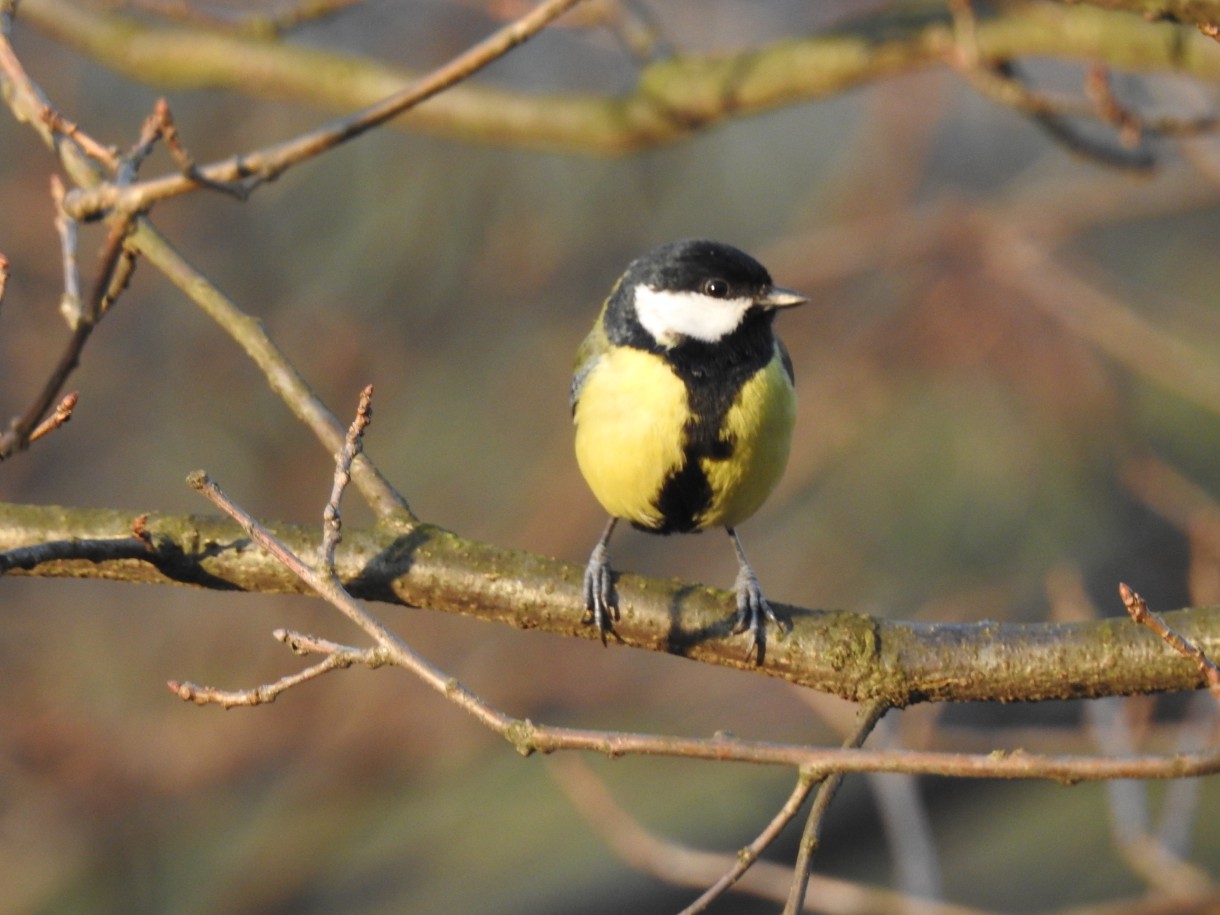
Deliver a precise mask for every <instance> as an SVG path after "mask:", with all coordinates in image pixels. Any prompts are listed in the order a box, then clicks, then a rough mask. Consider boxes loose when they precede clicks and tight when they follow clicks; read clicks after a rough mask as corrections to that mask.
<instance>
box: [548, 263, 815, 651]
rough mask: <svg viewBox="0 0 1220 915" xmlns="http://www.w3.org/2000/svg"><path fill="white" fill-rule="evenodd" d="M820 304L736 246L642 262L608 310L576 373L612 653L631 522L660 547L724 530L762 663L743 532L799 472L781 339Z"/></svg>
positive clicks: (594, 609) (595, 581) (598, 598)
mask: <svg viewBox="0 0 1220 915" xmlns="http://www.w3.org/2000/svg"><path fill="white" fill-rule="evenodd" d="M806 301H807V299H806V298H805V297H804V296H802V295H800V294H799V293H796V292H793V291H791V290H789V289H783V288H781V287H779V286H776V285H775V284H774V283H773V282H772V281H771V276H770V274H769V273H768V272H767V270H766V268H764V267H763V266H762V265H761V264H759V263H758V262H757V261H756V260H754V259H753V258H752V257H750V256H749V255H748V254H745V253H744V252H742V251H739V250H737V249H736V248H733V247H731V246H729V245H726V244H722V243H720V242H714V241H707V240H702V239H693V240H686V241H678V242H673V243H670V244H667V245H661V246H660V247H658V248H654V249H653V250H652V251H650V252H648V253H647V254H645V255H643V256H642V257H640V258H637V259H636V260H635V261H633V262H632V263H631V264H630V265H629V266H628V267H627V271H626V272H625V273H624V274H623V276H622V277H620V279H619V281H618V282H617V283H616V284H615V287H614V289H613V290H612V291H611V293H610V297H609V298H608V299H607V300H606V302H605V304H604V305H603V306H602V311H601V314H600V315H599V316H598V319H597V322H596V323H595V324H594V326H593V330H592V331H591V332H590V333H589V335H588V337H586V338H585V341H584V343H583V344H582V345H581V347H580V350H579V352H578V353H577V359H576V371H575V375H574V376H573V379H572V417H573V421H574V422H575V425H576V459H577V463H578V464H579V465H580V470H581V473H582V474H583V475H584V478H585V480H586V482H587V483H588V484H589V488H590V489H592V490H593V494H594V495H595V496H596V497H597V499H598V501H599V502H601V504H602V507H603V508H605V509H606V511H607V512H609V514H610V522H609V524H607V526H606V529H605V532H604V533H603V535H602V537H601V539H600V540H599V541H598V543H597V546H596V547H595V548H594V550H593V554H592V556H591V557H590V558H589V565H588V568H587V569H586V571H585V580H584V594H585V604H586V607H587V609H588V614H589V619H590V620H591V621H592V622H593V623H594V624H596V625H597V627H598V629H599V631H600V632H601V635H602V639H603V641H604V640H605V637H606V633H607V632H608V631H609V630H610V629H611V628H612V625H613V619H615V618H617V612H618V611H617V606H616V603H615V598H614V593H613V586H612V576H611V573H610V567H609V557H608V555H607V549H608V543H609V540H610V535H611V534H612V533H613V532H614V527H615V525H616V524H617V522H618V520H619V519H625V520H627V521H629V522H631V524H632V525H633V526H635V527H637V528H639V529H640V530H644V531H649V532H652V533H657V534H671V533H688V532H693V531H701V530H704V529H706V528H709V527H724V528H725V529H726V530H727V531H728V533H729V536H730V537H731V538H732V540H733V544H734V547H735V549H736V552H737V559H738V566H739V572H738V576H737V584H736V589H737V616H736V618H735V620H734V626H733V631H734V632H744V631H749V632H750V633H751V635H752V637H753V643H752V648H751V650H752V651H755V650H756V651H757V653H758V659H759V661H760V663H761V661H762V659H763V655H764V652H765V645H766V620H771V621H772V622H773V623H774V624H775V625H777V626H779V625H780V623H779V621H778V619H777V618H776V617H775V614H774V613H773V612H772V610H771V608H770V607H769V606H768V605H767V602H766V600H765V599H764V598H763V595H762V590H761V588H760V587H759V584H758V578H757V576H756V575H755V574H754V570H753V569H752V568H751V567H750V564H749V562H748V561H747V559H746V556H745V552H744V551H743V549H742V546H741V541H740V539H739V538H738V536H737V532H736V527H737V525H738V524H740V523H741V522H742V521H744V520H745V519H746V518H748V517H750V515H752V514H754V512H755V511H757V510H758V508H759V506H761V505H762V503H763V502H764V501H765V500H766V498H767V496H769V495H770V494H771V491H772V490H773V489H774V488H775V485H776V483H778V482H779V478H780V476H781V475H782V474H783V471H784V466H785V465H786V464H787V461H788V448H789V444H790V442H791V439H792V426H793V422H794V420H795V415H796V396H795V393H794V391H793V385H792V363H791V361H790V360H789V358H788V353H787V350H785V348H784V345H783V344H782V343H781V342H780V341H779V339H778V338H777V337H776V336H775V334H774V333H773V331H772V323H773V321H774V318H775V313H776V310H777V309H780V308H786V307H789V306H793V305H799V304H801V303H803V302H806Z"/></svg>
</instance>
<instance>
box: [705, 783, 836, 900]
mask: <svg viewBox="0 0 1220 915" xmlns="http://www.w3.org/2000/svg"><path fill="white" fill-rule="evenodd" d="M817 784H818V779H817V778H815V777H814V776H812V775H810V774H809V773H808V772H804V771H799V770H798V772H797V777H796V785H795V786H794V787H793V789H792V793H791V794H789V795H788V798H787V800H785V801H784V803H783V804H782V805H781V806H780V808H779V810H778V811H776V813H775V816H773V817H772V818H771V822H769V823H768V824H767V825H766V827H765V828H764V829H763V831H762V832H760V833H759V834H758V836H757V837H755V839H754V841H752V842H750V843H749V844H748V845H745V846H743V847H742V848H740V849H738V850H737V853H736V854H735V855H734V856H733V863H732V866H731V867H729V868H728V870H726V871H725V872H724V873H723V874H721V875H720V876H719V877H718V878H716V880H715V882H714V883H712V884H711V885H710V886H709V887H708V888H707V889H705V890H704V891H703V893H701V894H700V895H699V898H698V899H696V900H695V901H694V902H692V903H691V904H690V905H688V906H687V907H686V908H684V909H683V910H682V912H681V915H694V913H696V912H704V911H706V910H707V908H708V906H710V905H711V904H712V903H713V902H715V901H716V900H717V899H719V898H720V897H721V896H723V895H724V894H725V893H726V892H727V891H728V890H729V889H731V888H732V887H733V886H734V885H735V884H736V883H737V882H738V881H739V880H740V879H741V878H742V877H743V876H745V874H746V872H747V871H749V870H750V868H752V867H754V866H755V865H756V863H757V862H758V859H759V857H760V856H761V855H762V853H763V852H764V851H766V850H767V849H768V848H769V847H770V846H771V843H772V842H774V841H775V840H776V838H778V837H779V834H780V833H781V832H782V831H783V830H784V828H785V827H786V826H787V825H788V824H789V823H790V822H792V818H793V817H795V816H796V815H797V813H799V812H800V809H801V807H803V806H804V805H805V801H806V799H808V797H809V793H810V792H811V791H812V790H813V789H814V787H815V786H816V785H817Z"/></svg>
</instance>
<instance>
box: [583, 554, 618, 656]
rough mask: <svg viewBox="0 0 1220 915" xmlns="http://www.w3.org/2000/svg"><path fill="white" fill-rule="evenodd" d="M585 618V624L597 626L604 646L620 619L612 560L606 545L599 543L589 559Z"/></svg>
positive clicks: (585, 584)
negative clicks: (608, 635)
mask: <svg viewBox="0 0 1220 915" xmlns="http://www.w3.org/2000/svg"><path fill="white" fill-rule="evenodd" d="M584 594H585V616H584V620H583V622H585V623H592V624H593V625H595V626H597V631H598V633H599V634H600V635H601V638H602V644H603V645H605V644H606V636H607V634H609V633H610V632H613V631H614V621H615V620H617V619H618V598H617V595H616V594H615V593H614V573H613V572H611V571H610V560H609V556H608V555H607V550H606V545H605V544H604V543H599V544H598V545H597V546H596V547H595V548H594V550H593V555H592V556H590V557H589V564H588V565H587V566H586V567H585V579H584Z"/></svg>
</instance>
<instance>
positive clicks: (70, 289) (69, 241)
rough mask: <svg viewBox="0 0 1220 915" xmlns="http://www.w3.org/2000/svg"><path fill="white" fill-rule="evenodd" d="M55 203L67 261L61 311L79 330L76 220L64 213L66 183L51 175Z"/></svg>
mask: <svg viewBox="0 0 1220 915" xmlns="http://www.w3.org/2000/svg"><path fill="white" fill-rule="evenodd" d="M51 202H52V203H54V204H55V219H54V220H53V222H54V225H55V231H56V233H57V234H58V235H59V250H60V257H61V259H62V261H63V278H64V291H63V294H62V295H61V296H60V298H59V313H60V314H61V315H63V318H64V320H65V321H67V322H68V329H69V330H76V329H77V328H78V327H80V324H81V322H82V321H84V320H85V316H84V313H83V309H84V304H83V303H82V301H81V294H80V267H79V265H78V264H77V262H76V244H77V232H76V220H75V219H73V218H72V217H71V216H69V215H68V214H67V213H65V212H64V182H63V179H61V178H60V177H59V175H52V176H51Z"/></svg>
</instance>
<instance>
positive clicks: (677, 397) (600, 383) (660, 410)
mask: <svg viewBox="0 0 1220 915" xmlns="http://www.w3.org/2000/svg"><path fill="white" fill-rule="evenodd" d="M686 413H687V410H686V388H685V386H684V385H683V384H682V382H681V380H680V379H679V378H678V376H677V375H675V374H674V373H673V370H672V369H670V368H669V366H668V365H666V364H665V362H664V361H662V360H661V359H658V358H657V357H656V356H654V355H651V354H649V353H645V352H643V351H642V350H637V349H630V348H628V347H621V348H617V349H611V350H609V351H608V352H606V353H604V354H603V355H602V356H601V357H600V359H599V360H598V363H597V365H596V367H595V368H594V369H593V370H592V371H591V372H590V373H589V377H588V378H586V379H585V382H584V385H583V386H582V387H581V389H580V398H579V400H577V402H576V410H575V412H574V414H573V419H574V421H575V423H576V462H577V464H579V465H580V472H581V473H582V474H584V477H585V481H586V482H587V483H588V484H589V488H590V489H591V490H593V495H595V496H596V497H597V501H599V502H600V503H601V504H602V507H603V508H605V509H606V511H607V512H609V513H610V514H611V515H614V516H615V517H616V518H626V519H627V520H628V521H633V522H635V523H636V524H640V525H643V526H644V527H656V526H657V525H658V524H659V523H660V521H661V516H660V513H659V512H658V511H657V508H656V505H655V504H654V502H655V499H656V496H657V493H659V492H660V489H661V485H662V484H663V483H664V482H665V478H666V477H667V476H668V475H669V474H670V473H671V472H672V471H674V470H675V469H677V468H678V467H680V466H681V464H682V427H683V425H684V424H685V422H686Z"/></svg>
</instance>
